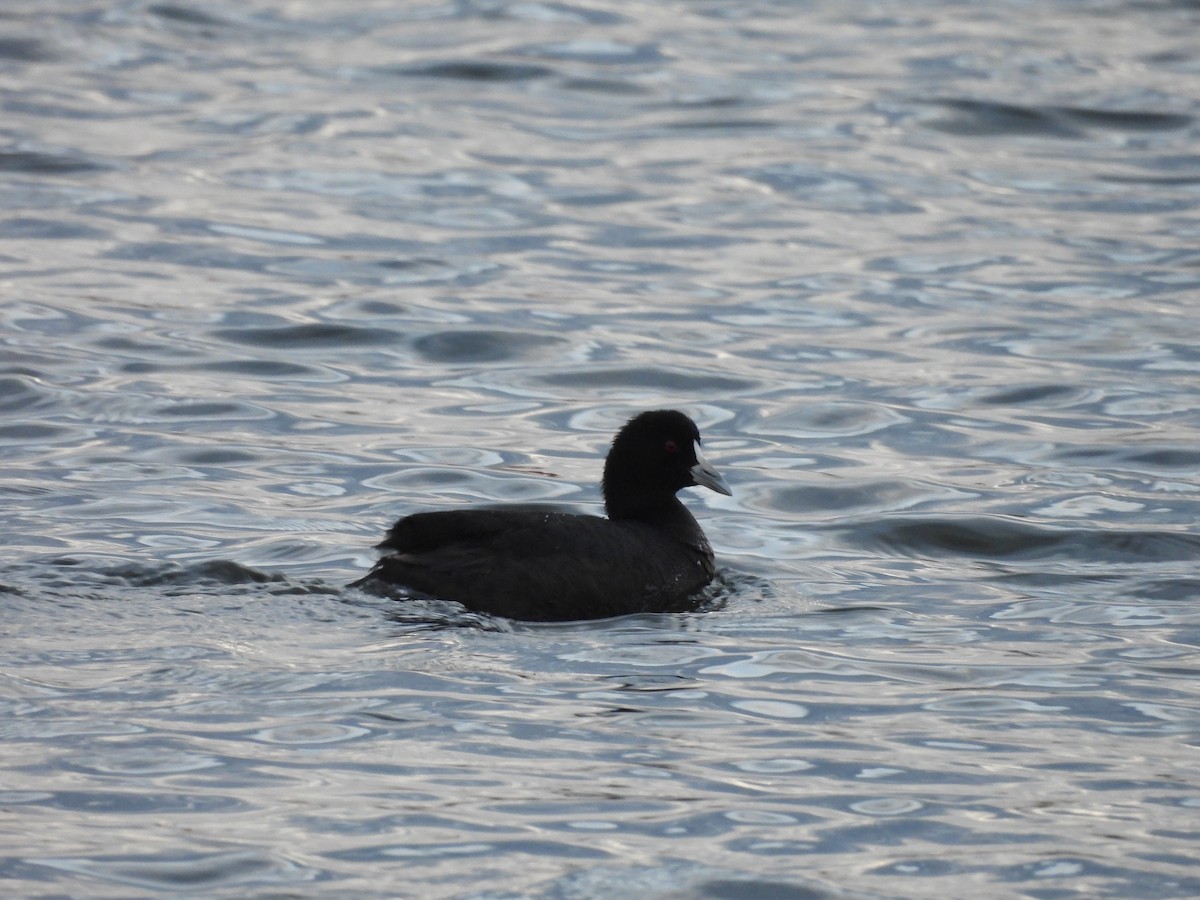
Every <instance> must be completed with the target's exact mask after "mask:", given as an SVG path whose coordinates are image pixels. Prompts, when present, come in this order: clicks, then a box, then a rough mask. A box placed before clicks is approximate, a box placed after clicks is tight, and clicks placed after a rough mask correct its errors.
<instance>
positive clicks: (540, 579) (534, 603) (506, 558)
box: [351, 409, 731, 621]
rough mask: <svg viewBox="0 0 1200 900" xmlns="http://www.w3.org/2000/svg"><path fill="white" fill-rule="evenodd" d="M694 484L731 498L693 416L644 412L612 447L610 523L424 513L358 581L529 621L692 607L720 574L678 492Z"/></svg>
mask: <svg viewBox="0 0 1200 900" xmlns="http://www.w3.org/2000/svg"><path fill="white" fill-rule="evenodd" d="M690 486H700V487H707V488H711V489H712V490H714V491H717V492H718V493H721V494H729V493H731V492H730V490H729V486H728V485H727V484H726V483H725V479H724V478H722V477H721V476H720V475H719V474H718V473H717V471H716V469H714V468H713V467H712V466H710V465H709V464H708V462H707V460H705V458H704V456H703V455H702V454H701V453H700V432H699V431H698V430H697V428H696V424H695V423H694V422H693V421H692V420H691V419H689V418H688V417H687V416H685V415H684V414H683V413H681V412H677V411H675V410H666V409H660V410H654V411H652V412H644V413H641V414H640V415H638V416H634V417H633V418H632V419H630V420H629V422H628V423H626V425H625V427H623V428H622V429H621V430H620V431H619V432H618V433H617V436H616V438H614V439H613V443H612V448H611V449H610V450H609V451H608V458H607V459H606V460H605V463H604V480H603V489H604V507H605V510H606V511H607V512H608V518H607V519H602V518H599V517H598V516H582V515H575V514H572V513H566V512H555V511H551V510H546V509H529V508H520V507H510V508H504V507H500V508H482V509H464V510H447V511H443V512H424V513H416V514H415V515H411V516H407V517H405V518H403V519H401V520H400V521H399V522H397V523H396V524H395V525H393V526H392V529H391V531H389V532H388V534H387V537H386V538H385V539H384V540H383V542H382V543H381V544H379V548H380V549H381V550H384V551H385V552H386V555H385V556H384V557H383V558H382V559H380V560H379V562H377V563H376V564H375V567H374V568H373V569H371V571H370V573H369V574H367V576H366V577H365V578H362V579H360V580H359V581H356V582H354V584H353V585H351V586H352V587H360V588H364V589H366V590H369V591H371V592H373V593H380V594H384V595H385V596H401V597H408V598H412V597H434V598H438V599H442V600H455V601H457V602H459V603H461V604H462V605H463V606H465V607H467V608H468V609H472V610H476V611H478V612H484V613H492V614H494V615H499V616H507V617H509V618H512V619H525V620H528V621H566V620H572V619H602V618H606V617H608V616H621V615H627V614H629V613H639V612H673V611H680V610H687V609H692V608H694V607H695V604H696V600H695V598H694V595H695V594H696V592H697V591H698V590H699V589H700V588H702V587H704V585H706V584H708V582H709V581H711V580H712V577H713V575H714V573H715V571H716V569H715V567H714V566H713V552H712V547H711V546H709V543H708V540H707V539H706V538H705V537H704V532H703V531H701V530H700V526H699V525H698V524H697V523H696V520H695V519H694V518H693V517H692V514H691V513H690V512H688V511H687V509H686V508H685V507H684V505H683V504H682V503H680V502H679V499H678V498H677V497H676V496H675V493H676V491H678V490H679V489H680V488H685V487H690Z"/></svg>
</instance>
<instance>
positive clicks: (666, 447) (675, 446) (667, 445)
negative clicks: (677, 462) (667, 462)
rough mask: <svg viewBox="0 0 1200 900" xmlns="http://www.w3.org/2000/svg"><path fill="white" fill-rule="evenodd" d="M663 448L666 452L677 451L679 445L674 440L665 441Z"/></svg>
mask: <svg viewBox="0 0 1200 900" xmlns="http://www.w3.org/2000/svg"><path fill="white" fill-rule="evenodd" d="M663 449H664V450H666V451H667V452H668V453H678V452H679V445H678V444H677V443H675V442H674V441H667V442H666V443H665V444H663Z"/></svg>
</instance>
